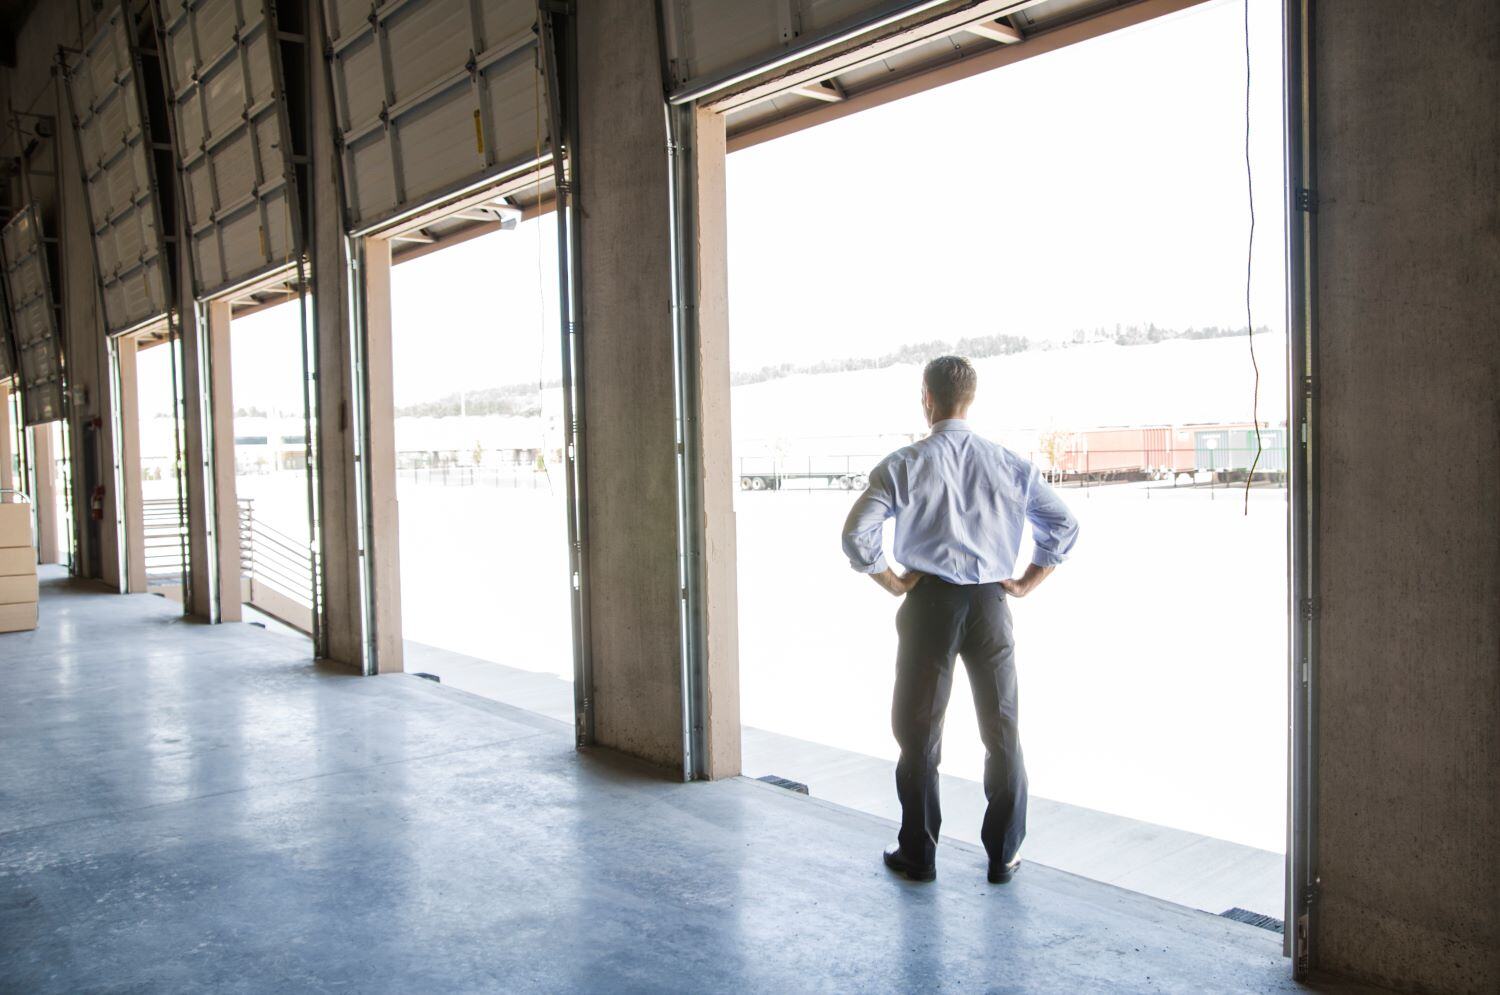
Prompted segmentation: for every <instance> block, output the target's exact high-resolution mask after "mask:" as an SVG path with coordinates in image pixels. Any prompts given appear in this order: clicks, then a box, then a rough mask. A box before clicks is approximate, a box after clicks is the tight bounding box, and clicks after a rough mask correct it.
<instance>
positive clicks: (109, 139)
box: [66, 7, 170, 333]
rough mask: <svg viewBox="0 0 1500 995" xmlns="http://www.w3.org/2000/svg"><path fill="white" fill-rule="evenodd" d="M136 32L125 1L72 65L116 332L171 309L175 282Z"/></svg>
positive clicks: (76, 117)
mask: <svg viewBox="0 0 1500 995" xmlns="http://www.w3.org/2000/svg"><path fill="white" fill-rule="evenodd" d="M129 32H130V24H129V19H128V18H127V17H126V15H125V11H124V8H123V7H117V8H116V9H115V10H114V12H113V13H112V14H111V15H110V16H109V18H108V19H107V20H106V21H105V23H104V26H103V27H102V28H100V30H99V32H98V34H96V35H95V36H94V39H93V40H92V41H91V42H90V43H89V44H88V46H87V47H86V48H84V50H83V52H82V53H81V54H79V55H78V57H77V58H75V59H73V60H72V61H71V63H70V64H69V65H68V67H67V73H66V78H67V87H68V100H69V104H70V106H71V108H72V117H73V130H74V133H75V135H76V136H77V143H78V150H79V157H78V158H79V164H80V167H81V169H82V170H83V181H84V193H85V195H86V197H87V200H88V213H89V222H90V228H91V230H92V238H93V242H94V255H95V259H96V261H97V264H98V277H99V283H100V290H101V295H102V297H103V301H104V325H105V329H106V331H108V332H110V333H114V332H122V331H124V330H126V329H128V328H132V327H134V326H136V325H140V324H142V323H143V322H146V321H150V320H152V319H155V318H159V317H161V316H162V315H164V314H165V313H166V312H167V308H168V293H169V289H170V284H169V282H168V281H167V280H166V279H165V270H166V263H165V258H166V257H165V254H164V252H163V242H164V239H163V233H162V231H161V209H160V204H159V202H158V199H157V187H156V179H155V175H154V171H153V168H152V148H151V142H150V136H149V134H148V131H149V129H147V128H146V127H145V126H144V118H143V114H142V108H143V107H144V106H145V104H144V102H143V100H142V96H141V90H140V80H139V72H138V67H137V62H136V58H135V52H134V49H133V48H132V46H131V42H130V33H129Z"/></svg>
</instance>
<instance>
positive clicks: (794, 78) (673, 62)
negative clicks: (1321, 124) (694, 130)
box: [658, 0, 1199, 136]
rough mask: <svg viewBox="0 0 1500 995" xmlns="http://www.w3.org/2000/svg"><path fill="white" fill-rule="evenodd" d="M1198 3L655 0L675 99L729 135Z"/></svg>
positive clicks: (1124, 0) (1163, 0)
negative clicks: (1103, 19)
mask: <svg viewBox="0 0 1500 995" xmlns="http://www.w3.org/2000/svg"><path fill="white" fill-rule="evenodd" d="M1196 2H1199V0H658V3H659V4H660V9H661V16H662V23H663V26H664V28H665V35H666V45H667V58H668V70H669V74H670V78H669V79H668V81H667V88H668V92H669V96H670V98H671V101H672V102H673V103H694V102H696V103H700V104H706V105H709V106H712V107H714V108H715V109H717V110H720V111H724V112H726V113H727V114H728V128H729V133H730V135H731V136H733V135H735V134H736V133H742V132H745V131H749V130H752V129H757V128H764V127H767V126H768V125H770V124H772V123H773V122H776V121H784V120H788V119H790V118H794V117H798V116H799V115H805V114H807V112H809V111H814V110H817V109H819V108H820V107H821V108H826V107H827V106H828V104H830V103H839V102H842V101H845V100H847V99H850V98H853V97H856V96H858V97H866V96H868V95H870V94H872V93H873V92H874V91H876V90H879V89H882V88H884V87H888V86H892V85H893V84H896V83H901V82H903V81H910V80H913V79H915V78H918V77H922V76H924V75H929V74H934V75H935V74H936V72H937V71H939V70H947V69H951V68H952V67H955V66H956V65H957V64H960V63H970V64H973V65H975V66H976V71H981V70H980V69H979V68H978V67H979V66H980V65H981V64H983V65H989V66H994V65H997V64H999V62H1000V61H1001V60H1013V59H1014V58H1016V57H1017V56H1019V54H1020V52H1021V50H1022V49H1026V48H1028V45H1027V43H1029V42H1033V41H1036V40H1039V39H1041V38H1043V37H1045V36H1047V35H1048V34H1049V33H1052V32H1056V31H1059V30H1060V29H1063V28H1072V27H1073V26H1075V25H1079V24H1080V23H1081V22H1084V21H1088V20H1092V19H1094V18H1098V17H1100V15H1110V16H1111V17H1114V19H1115V21H1116V22H1117V23H1114V24H1113V25H1111V26H1110V29H1112V28H1113V27H1119V26H1123V25H1124V24H1125V23H1130V22H1133V21H1138V20H1145V19H1148V18H1150V17H1153V16H1158V15H1159V14H1162V13H1166V12H1169V11H1170V10H1173V9H1180V8H1181V7H1185V6H1191V5H1192V4H1193V3H1196ZM1127 10H1129V11H1131V12H1133V13H1134V14H1136V15H1138V16H1132V14H1127V13H1126V11H1127ZM1116 15H1120V16H1116ZM1050 44H1051V43H1050V42H1047V43H1043V46H1040V47H1048V46H1049V45H1050ZM1022 57H1024V56H1022Z"/></svg>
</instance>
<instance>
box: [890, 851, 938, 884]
mask: <svg viewBox="0 0 1500 995" xmlns="http://www.w3.org/2000/svg"><path fill="white" fill-rule="evenodd" d="M885 866H887V867H889V868H890V869H891V870H893V871H895V872H896V873H897V874H900V875H901V876H902V877H904V878H906V879H907V880H909V881H935V880H937V866H936V865H934V864H919V863H917V862H915V861H913V860H910V859H908V858H907V856H906V854H904V853H902V852H901V844H899V843H896V844H893V845H892V846H889V847H887V848H886V851H885Z"/></svg>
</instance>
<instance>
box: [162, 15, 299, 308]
mask: <svg viewBox="0 0 1500 995" xmlns="http://www.w3.org/2000/svg"><path fill="white" fill-rule="evenodd" d="M159 2H160V8H161V14H162V34H163V36H164V37H165V39H166V45H165V48H166V60H165V63H166V66H167V74H168V77H169V79H168V81H167V85H168V88H169V89H170V91H171V92H172V94H173V96H174V98H175V99H174V104H173V108H174V109H173V115H172V124H173V142H174V145H175V151H176V155H177V163H178V168H179V169H180V170H181V171H182V178H183V187H184V191H183V199H184V202H185V203H184V212H185V216H186V219H187V223H188V232H189V243H190V244H189V251H190V252H191V254H192V261H193V281H194V288H193V289H194V293H195V295H196V296H198V297H212V296H214V295H216V294H217V293H219V292H221V291H223V290H226V289H228V288H230V287H234V286H237V285H239V284H243V283H245V282H247V281H250V280H252V279H254V278H255V277H257V276H260V275H262V274H265V273H268V272H270V271H272V270H275V269H279V268H281V267H283V266H286V265H288V264H289V263H293V262H295V261H296V258H297V254H298V252H299V251H300V248H299V246H300V245H301V238H300V215H299V214H298V212H297V207H296V205H297V204H298V200H297V193H296V173H295V165H294V161H293V156H292V148H291V131H290V125H289V118H288V114H287V109H286V97H285V93H286V90H285V86H284V85H283V78H282V70H281V58H280V50H279V44H280V43H279V41H278V39H277V32H276V22H275V19H274V4H271V3H266V2H262V0H159Z"/></svg>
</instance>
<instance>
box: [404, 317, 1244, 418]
mask: <svg viewBox="0 0 1500 995" xmlns="http://www.w3.org/2000/svg"><path fill="white" fill-rule="evenodd" d="M1269 331H1270V329H1269V328H1267V327H1266V326H1264V325H1262V326H1260V327H1258V328H1256V329H1255V334H1256V335H1257V336H1260V335H1265V334H1268V333H1269ZM1244 336H1245V329H1244V327H1240V328H1221V327H1218V326H1216V325H1209V326H1204V327H1202V328H1196V327H1193V328H1182V329H1173V328H1164V327H1160V326H1157V325H1155V324H1148V325H1124V326H1122V325H1116V326H1115V328H1114V330H1113V331H1110V330H1107V329H1103V328H1096V329H1092V330H1089V331H1084V330H1081V329H1080V330H1078V331H1075V332H1074V333H1073V336H1072V339H1071V341H1055V340H1040V341H1035V340H1032V339H1028V338H1026V337H1025V336H1020V335H1004V334H996V335H979V336H969V337H965V338H960V339H956V340H952V341H945V340H942V339H933V340H931V341H927V342H915V343H912V344H910V345H905V346H902V347H901V348H900V349H897V350H895V351H894V352H888V353H885V354H884V355H881V356H851V357H848V358H845V359H827V360H821V361H819V362H816V363H809V364H800V365H799V364H796V363H780V364H777V365H773V366H763V367H761V368H760V369H758V370H743V371H738V372H735V373H733V374H732V375H731V383H732V384H733V385H734V386H736V387H745V386H749V385H751V384H760V383H767V382H770V381H774V380H785V379H787V378H788V377H797V376H820V375H824V374H832V373H852V372H857V371H862V370H885V369H891V368H893V367H898V366H911V365H919V364H922V363H925V362H926V361H927V360H928V359H931V358H932V357H933V356H942V355H958V356H967V357H968V358H970V359H972V360H975V361H978V360H982V359H992V358H995V357H997V356H1014V355H1018V354H1021V353H1028V352H1052V351H1056V350H1059V349H1074V348H1078V347H1081V346H1092V345H1099V344H1102V343H1107V344H1111V345H1117V346H1146V345H1157V344H1160V343H1162V342H1171V341H1174V340H1179V339H1180V340H1187V341H1196V340H1203V339H1223V338H1234V337H1240V338H1243V337H1244ZM561 386H562V385H561V383H560V382H559V381H557V380H550V381H547V382H545V383H540V384H538V383H519V384H505V385H502V386H497V387H484V388H480V389H478V390H470V391H465V392H463V394H461V395H460V394H458V393H452V394H448V395H445V396H443V397H440V398H436V399H434V400H431V401H422V402H420V403H417V404H408V405H404V406H402V407H399V408H397V409H396V415H397V417H405V418H448V417H453V416H456V415H459V414H469V415H501V416H505V417H515V418H531V417H536V416H537V415H539V414H541V412H542V396H541V394H542V391H543V390H555V389H557V388H559V387H561Z"/></svg>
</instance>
